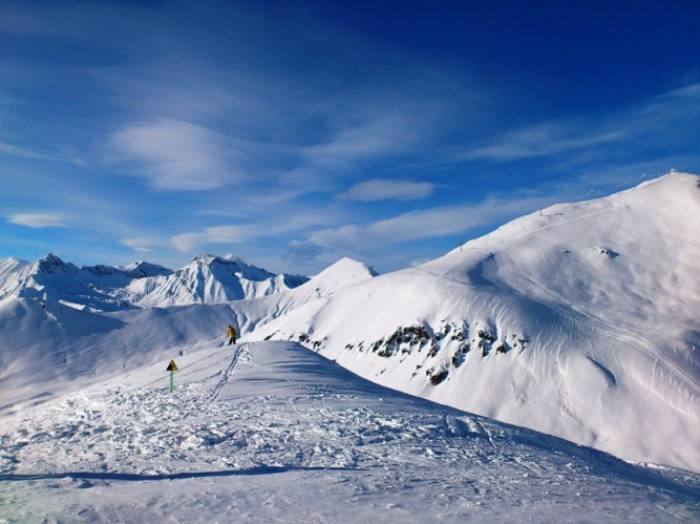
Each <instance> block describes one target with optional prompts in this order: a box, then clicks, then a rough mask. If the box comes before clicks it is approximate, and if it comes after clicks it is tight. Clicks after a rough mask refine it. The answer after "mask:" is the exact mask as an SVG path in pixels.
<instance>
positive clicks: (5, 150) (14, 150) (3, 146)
mask: <svg viewBox="0 0 700 524" xmlns="http://www.w3.org/2000/svg"><path fill="white" fill-rule="evenodd" d="M0 153H1V154H4V155H10V156H16V157H21V158H30V159H34V160H51V161H54V162H68V163H71V164H76V165H84V164H85V161H84V160H82V159H81V158H78V157H77V156H75V155H72V154H65V153H60V152H55V153H48V152H46V151H40V150H37V149H32V148H28V147H23V146H18V145H16V144H10V143H7V142H0Z"/></svg>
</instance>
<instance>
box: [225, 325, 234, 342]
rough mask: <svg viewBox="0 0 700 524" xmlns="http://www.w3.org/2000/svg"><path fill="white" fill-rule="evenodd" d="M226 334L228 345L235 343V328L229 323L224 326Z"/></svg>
mask: <svg viewBox="0 0 700 524" xmlns="http://www.w3.org/2000/svg"><path fill="white" fill-rule="evenodd" d="M226 336H227V337H228V345H229V346H230V345H231V344H235V343H236V328H234V327H233V326H232V325H231V324H229V325H228V327H227V328H226Z"/></svg>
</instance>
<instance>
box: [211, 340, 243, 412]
mask: <svg viewBox="0 0 700 524" xmlns="http://www.w3.org/2000/svg"><path fill="white" fill-rule="evenodd" d="M244 349H247V347H246V346H245V345H237V346H235V347H234V351H233V356H232V357H231V363H230V364H229V365H228V367H227V368H226V371H224V373H223V376H222V377H221V380H219V382H217V384H216V386H214V389H212V390H211V393H210V394H209V396H208V397H207V399H208V400H209V401H214V400H216V399H217V398H219V394H220V393H221V390H222V389H223V388H224V386H225V385H226V384H228V381H229V380H230V379H231V375H232V374H233V370H234V368H235V367H236V364H237V363H238V357H240V355H241V352H242V351H243V350H244Z"/></svg>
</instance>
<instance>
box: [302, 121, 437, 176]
mask: <svg viewBox="0 0 700 524" xmlns="http://www.w3.org/2000/svg"><path fill="white" fill-rule="evenodd" d="M423 138H424V137H423V133H422V131H421V129H420V128H419V126H418V125H417V122H416V121H414V120H413V119H411V118H410V117H409V116H408V115H406V114H401V113H394V112H387V113H385V114H378V115H372V116H370V117H368V118H367V119H366V120H365V121H363V122H361V123H359V124H355V125H346V126H344V127H342V128H340V129H338V130H337V131H336V133H335V134H334V135H333V136H332V137H330V140H328V141H326V142H322V143H319V144H316V145H312V146H308V147H305V148H304V149H303V150H302V154H303V156H304V157H305V158H306V160H307V161H308V162H310V163H312V164H314V165H318V166H324V167H335V166H344V165H346V164H347V163H349V162H356V161H358V160H364V159H367V158H374V157H378V156H386V155H392V154H397V153H400V152H402V151H405V150H406V149H407V148H408V147H410V146H413V145H415V144H416V143H418V142H420V141H421V140H422V139H423Z"/></svg>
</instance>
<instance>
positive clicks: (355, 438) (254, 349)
mask: <svg viewBox="0 0 700 524" xmlns="http://www.w3.org/2000/svg"><path fill="white" fill-rule="evenodd" d="M170 356H174V357H175V359H176V361H177V364H178V366H179V367H180V371H179V372H178V373H177V374H176V385H177V389H176V391H175V393H174V394H173V395H169V394H168V391H167V377H166V373H165V367H166V366H167V363H168V360H169V357H170ZM74 386H75V387H78V385H77V384H74ZM0 472H1V473H0V522H8V521H9V522H110V523H116V522H129V523H132V522H181V521H182V522H217V521H218V522H249V521H260V522H275V521H282V522H378V521H385V522H422V523H424V522H464V521H470V520H471V521H478V522H505V521H507V522H517V521H531V522H564V521H575V522H616V521H617V522H622V521H624V522H634V521H644V522H678V521H686V522H691V521H698V520H699V519H700V475H697V474H695V473H690V472H686V471H682V470H675V469H671V468H645V467H641V466H634V465H630V464H628V463H625V462H623V461H620V460H618V459H616V458H613V457H612V456H610V455H607V454H605V453H602V452H598V451H595V450H592V449H590V448H585V447H579V446H576V445H574V444H571V443H569V442H566V441H563V440H560V439H557V438H555V437H551V436H547V435H544V434H541V433H537V432H534V431H531V430H528V429H524V428H518V427H514V426H510V425H507V424H503V423H499V422H496V421H494V420H491V419H486V418H483V417H479V416H476V415H470V414H466V413H464V412H460V411H457V410H454V409H451V408H447V407H443V406H439V405H436V404H432V403H430V402H428V401H425V400H421V399H417V398H414V397H409V396H406V395H403V394H401V393H397V392H394V391H389V390H386V389H384V388H382V387H380V386H378V385H375V384H372V383H370V382H367V381H365V380H363V379H361V378H359V377H357V376H355V375H352V374H351V373H350V372H348V371H346V370H344V369H343V368H341V367H339V366H338V365H336V364H334V363H332V362H330V361H328V360H325V359H323V358H322V357H320V356H319V355H317V354H315V353H313V352H312V351H309V350H307V349H304V348H302V347H301V346H299V345H296V344H293V343H289V342H267V343H266V342H259V343H248V344H240V345H238V346H235V347H234V348H233V349H232V348H228V347H221V346H220V345H218V344H215V343H210V344H209V345H208V346H202V347H201V348H200V349H196V350H194V349H192V350H189V349H188V350H186V351H184V355H183V356H178V355H177V353H173V355H169V356H168V358H165V357H164V359H163V362H159V363H157V364H155V365H153V364H149V365H147V366H145V367H137V368H133V369H131V370H129V371H128V372H127V373H126V374H124V375H123V376H120V377H118V378H111V379H109V380H108V381H106V382H103V383H98V384H93V385H91V386H89V387H87V388H85V389H80V390H76V391H74V392H73V393H69V394H65V395H63V396H59V397H57V398H55V399H53V400H50V401H48V402H45V403H43V404H41V405H39V406H35V407H32V408H25V409H23V410H20V411H18V412H8V411H7V410H6V411H5V412H2V413H0ZM44 519H45V520H44Z"/></svg>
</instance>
